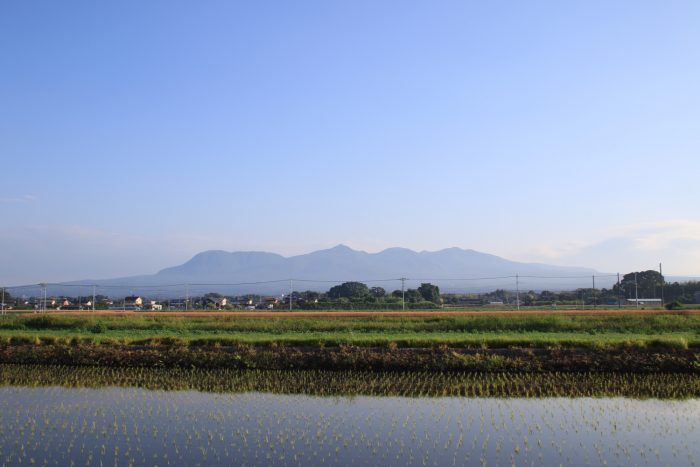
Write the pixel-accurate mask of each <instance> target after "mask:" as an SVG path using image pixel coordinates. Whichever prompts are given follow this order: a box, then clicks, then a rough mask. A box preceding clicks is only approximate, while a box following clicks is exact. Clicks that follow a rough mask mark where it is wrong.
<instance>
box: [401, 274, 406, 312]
mask: <svg viewBox="0 0 700 467" xmlns="http://www.w3.org/2000/svg"><path fill="white" fill-rule="evenodd" d="M405 286H406V278H405V277H402V278H401V309H402V310H404V311H405V310H406V287H405Z"/></svg>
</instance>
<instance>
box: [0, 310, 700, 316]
mask: <svg viewBox="0 0 700 467" xmlns="http://www.w3.org/2000/svg"><path fill="white" fill-rule="evenodd" d="M5 312H6V313H8V314H9V313H12V314H49V315H63V316H179V317H190V318H194V317H198V316H199V317H215V316H222V317H223V316H226V317H240V318H301V317H303V318H309V317H324V318H328V317H330V318H332V317H338V318H348V317H358V318H363V317H372V316H393V317H430V316H499V315H510V316H541V315H568V316H592V315H595V316H630V315H700V310H681V311H666V310H618V309H599V310H566V311H564V310H550V309H545V310H521V311H511V310H493V311H118V310H109V311H105V310H102V311H94V312H93V311H62V310H50V311H46V312H44V313H37V312H35V311H33V310H6V311H5Z"/></svg>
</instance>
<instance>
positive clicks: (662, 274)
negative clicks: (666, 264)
mask: <svg viewBox="0 0 700 467" xmlns="http://www.w3.org/2000/svg"><path fill="white" fill-rule="evenodd" d="M659 274H660V275H661V306H664V282H666V279H664V272H663V270H662V269H661V263H659Z"/></svg>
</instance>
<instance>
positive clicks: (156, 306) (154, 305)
mask: <svg viewBox="0 0 700 467" xmlns="http://www.w3.org/2000/svg"><path fill="white" fill-rule="evenodd" d="M148 309H149V310H151V311H163V305H161V304H160V303H158V302H156V301H155V300H151V301H149V303H148Z"/></svg>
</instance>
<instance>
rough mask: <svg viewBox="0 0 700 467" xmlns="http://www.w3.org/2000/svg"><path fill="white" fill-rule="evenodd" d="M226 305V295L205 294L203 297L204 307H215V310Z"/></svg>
mask: <svg viewBox="0 0 700 467" xmlns="http://www.w3.org/2000/svg"><path fill="white" fill-rule="evenodd" d="M226 305H228V298H226V297H221V296H216V295H207V296H206V297H205V298H204V306H206V307H210V306H211V307H213V308H216V309H217V310H220V309H222V308H223V307H225V306H226Z"/></svg>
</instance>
